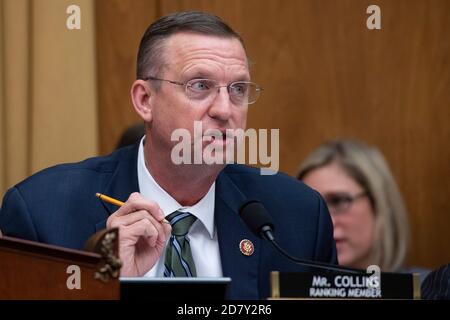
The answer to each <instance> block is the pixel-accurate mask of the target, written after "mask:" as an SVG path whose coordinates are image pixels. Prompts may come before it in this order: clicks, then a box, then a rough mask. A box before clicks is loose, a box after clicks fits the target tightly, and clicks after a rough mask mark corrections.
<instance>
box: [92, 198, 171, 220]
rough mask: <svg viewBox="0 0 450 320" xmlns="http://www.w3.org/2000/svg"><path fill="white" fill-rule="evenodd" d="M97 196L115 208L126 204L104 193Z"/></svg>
mask: <svg viewBox="0 0 450 320" xmlns="http://www.w3.org/2000/svg"><path fill="white" fill-rule="evenodd" d="M95 196H96V197H97V198H99V199H101V200H103V201H105V202H109V203H111V204H113V205H115V206H118V207H121V206H123V205H124V204H125V203H124V202H122V201H120V200H117V199H114V198H111V197H108V196H107V195H104V194H102V193H98V192H97V193H96V194H95ZM159 222H160V223H169V221H167V220H166V219H162V220H161V221H159Z"/></svg>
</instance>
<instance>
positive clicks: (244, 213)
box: [239, 200, 366, 274]
mask: <svg viewBox="0 0 450 320" xmlns="http://www.w3.org/2000/svg"><path fill="white" fill-rule="evenodd" d="M239 213H240V215H241V218H242V220H244V222H245V224H246V225H247V227H248V228H249V229H250V230H251V231H252V232H253V233H254V234H255V235H256V236H257V237H259V238H262V239H265V240H267V241H269V242H270V243H271V244H272V245H273V246H274V247H275V249H277V251H278V252H280V253H281V254H282V255H283V256H285V257H286V258H288V259H289V260H291V261H294V262H295V263H296V264H299V265H302V266H307V267H312V268H318V269H325V270H327V271H330V270H332V271H337V272H345V273H356V274H361V273H366V271H364V270H359V269H353V268H348V267H339V266H336V265H332V264H328V263H323V262H313V261H308V260H303V259H299V258H296V257H293V256H291V255H290V254H289V253H287V252H286V251H285V250H283V248H281V247H280V246H279V245H278V243H277V242H276V241H275V236H274V234H273V232H274V229H275V228H274V225H273V222H272V217H271V216H270V215H269V213H268V212H267V210H266V208H264V206H263V205H262V203H261V202H259V201H258V200H247V201H245V202H244V203H243V204H242V205H241V208H240V209H239Z"/></svg>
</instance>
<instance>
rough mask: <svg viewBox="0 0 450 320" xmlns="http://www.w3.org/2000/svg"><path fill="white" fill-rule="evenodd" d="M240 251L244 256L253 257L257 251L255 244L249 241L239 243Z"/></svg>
mask: <svg viewBox="0 0 450 320" xmlns="http://www.w3.org/2000/svg"><path fill="white" fill-rule="evenodd" d="M239 249H240V250H241V253H242V254H243V255H244V256H251V255H252V254H253V252H254V251H255V246H254V245H253V243H252V242H251V241H250V240H248V239H243V240H241V242H240V243H239Z"/></svg>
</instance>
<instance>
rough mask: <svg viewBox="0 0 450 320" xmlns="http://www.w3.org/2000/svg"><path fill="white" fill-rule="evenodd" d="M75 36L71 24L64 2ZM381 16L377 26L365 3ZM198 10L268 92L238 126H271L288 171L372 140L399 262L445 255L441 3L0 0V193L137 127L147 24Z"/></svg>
mask: <svg viewBox="0 0 450 320" xmlns="http://www.w3.org/2000/svg"><path fill="white" fill-rule="evenodd" d="M72 4H75V5H78V6H79V7H80V9H81V29H80V30H69V29H67V27H66V20H67V18H68V17H69V15H70V14H68V13H66V9H67V7H68V6H69V5H72ZM372 4H376V5H378V6H379V7H380V8H381V30H368V29H367V27H366V20H367V18H368V16H369V15H368V14H367V13H366V9H367V7H368V6H369V5H372ZM190 9H196V10H204V11H208V12H211V13H214V14H217V15H219V16H221V17H222V18H223V19H224V20H225V21H227V22H228V23H229V24H230V25H231V26H232V27H233V28H234V29H235V30H236V31H237V32H239V33H240V34H241V35H242V37H243V39H244V41H245V42H246V46H247V51H248V54H249V56H250V58H251V60H252V62H253V67H252V77H253V80H254V81H255V82H257V83H258V84H260V85H261V86H263V87H264V92H263V95H262V96H261V98H260V100H258V102H257V103H256V104H255V105H252V106H251V107H250V109H249V121H248V127H252V128H279V129H280V169H281V171H284V172H286V173H288V174H291V175H295V174H296V171H297V168H298V166H299V164H300V162H301V161H302V160H303V159H304V158H305V157H306V155H308V154H309V152H311V151H312V150H313V149H314V148H315V147H316V146H318V145H319V144H320V143H322V142H324V141H326V140H329V139H333V138H338V137H351V138H357V139H360V140H363V141H365V142H367V143H369V144H372V145H375V146H377V147H378V148H379V149H380V150H381V151H382V152H383V154H384V155H385V157H386V159H387V160H388V162H389V164H390V165H391V168H392V171H393V173H394V176H395V178H396V180H397V182H398V184H399V187H400V189H401V191H402V193H403V195H404V198H405V201H406V204H407V207H408V210H409V213H410V217H409V218H410V221H411V228H412V244H411V250H410V253H409V259H408V261H409V263H410V264H412V265H419V266H423V267H429V268H434V267H437V266H439V265H442V264H444V263H448V262H449V261H450V249H449V244H450V201H449V199H450V126H449V121H450V1H449V0H385V1H379V0H373V1H365V0H321V1H320V0H283V1H275V0H264V1H262V0H246V1H239V0H226V1H225V0H177V1H176V0H97V1H94V0H71V1H66V0H0V126H1V127H0V191H1V193H2V194H3V192H4V191H6V189H7V188H9V187H11V186H12V185H14V184H15V183H17V182H18V181H20V180H22V179H24V178H25V177H27V176H28V175H30V174H32V173H34V172H36V171H38V170H40V169H42V168H45V167H47V166H50V165H54V164H56V163H60V162H73V161H79V160H81V159H84V158H86V157H90V156H95V155H103V154H107V153H109V152H111V151H112V150H113V149H114V147H115V145H116V143H117V141H118V139H119V136H120V135H121V133H122V132H123V130H124V129H125V128H126V127H128V126H129V125H131V124H133V123H135V122H137V121H139V119H138V117H137V116H136V115H135V113H134V111H133V108H132V105H131V102H130V96H129V90H130V86H131V84H132V82H133V81H134V79H135V60H136V55H137V48H138V45H139V41H140V38H141V36H142V34H143V32H144V31H145V29H146V28H147V26H148V25H149V24H150V23H151V22H152V21H153V20H155V19H156V18H157V17H160V16H162V15H165V14H168V13H171V12H174V11H180V10H190Z"/></svg>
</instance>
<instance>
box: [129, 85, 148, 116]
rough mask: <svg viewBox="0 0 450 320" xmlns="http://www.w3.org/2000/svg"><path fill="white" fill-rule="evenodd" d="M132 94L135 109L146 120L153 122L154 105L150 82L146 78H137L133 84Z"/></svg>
mask: <svg viewBox="0 0 450 320" xmlns="http://www.w3.org/2000/svg"><path fill="white" fill-rule="evenodd" d="M130 94H131V100H132V102H133V106H134V110H135V111H136V112H137V114H138V115H139V116H140V117H141V118H142V119H143V120H144V121H145V122H151V120H152V106H151V103H150V96H151V94H152V92H151V88H150V85H149V83H148V82H147V81H145V80H136V81H135V82H134V83H133V85H132V86H131V92H130Z"/></svg>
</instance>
